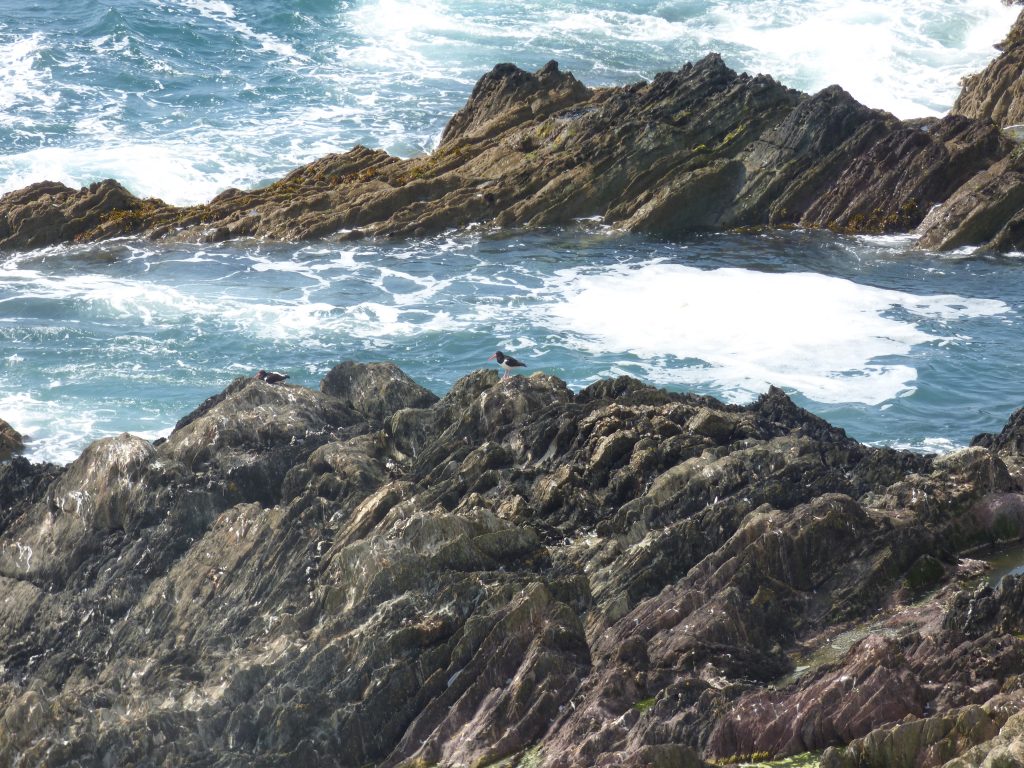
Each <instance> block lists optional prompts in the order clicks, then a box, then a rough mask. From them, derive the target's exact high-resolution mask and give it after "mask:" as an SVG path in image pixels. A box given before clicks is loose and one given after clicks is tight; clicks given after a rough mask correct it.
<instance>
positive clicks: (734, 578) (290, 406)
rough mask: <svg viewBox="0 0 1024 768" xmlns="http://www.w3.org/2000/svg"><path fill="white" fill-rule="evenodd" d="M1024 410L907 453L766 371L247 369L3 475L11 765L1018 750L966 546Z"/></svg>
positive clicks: (5, 697)
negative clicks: (134, 423) (136, 431)
mask: <svg viewBox="0 0 1024 768" xmlns="http://www.w3.org/2000/svg"><path fill="white" fill-rule="evenodd" d="M482 130H486V128H482ZM375 393H376V394H377V396H375ZM1022 418H1024V417H1021V415H1020V414H1016V415H1015V416H1014V418H1012V419H1011V420H1010V423H1009V424H1008V425H1007V428H1006V429H1005V430H1004V431H1003V432H1002V433H1001V434H1000V435H988V436H981V437H979V439H978V441H977V443H978V444H977V445H975V446H974V447H972V448H968V449H964V450H962V451H958V452H955V453H953V454H949V455H946V456H942V457H932V456H921V455H916V454H911V453H904V452H898V451H894V450H891V449H883V448H871V447H867V446H864V445H861V444H859V443H857V442H856V441H854V440H852V439H850V438H849V437H847V436H846V435H845V433H844V432H843V431H842V430H839V429H836V428H834V427H831V426H830V425H829V424H827V423H826V422H824V421H822V420H821V419H819V418H817V417H815V416H813V415H811V414H809V413H807V412H806V411H803V410H801V409H800V408H798V407H796V406H795V405H794V404H793V403H792V402H791V401H790V400H789V398H788V397H786V395H785V394H784V393H782V392H781V391H779V390H776V389H773V390H771V391H769V392H768V393H767V394H765V395H764V396H762V397H761V398H760V399H759V400H758V401H757V402H755V403H753V404H752V405H750V406H746V407H738V406H727V405H723V404H722V403H719V402H717V401H716V400H714V399H712V398H708V397H698V396H694V395H685V394H671V393H668V392H665V391H662V390H657V389H654V388H651V387H649V386H646V385H644V384H641V383H640V382H638V381H636V380H633V379H630V378H619V379H615V380H608V381H601V382H598V383H596V384H594V385H592V386H590V387H588V388H587V389H585V390H583V391H582V392H579V393H574V392H572V391H570V390H569V389H568V388H567V387H566V386H565V384H564V383H563V382H561V381H560V380H559V379H557V378H555V377H552V376H547V375H544V374H535V375H533V376H530V377H514V378H512V379H509V380H507V381H499V380H498V378H497V374H496V373H495V372H494V371H487V372H484V371H480V372H477V373H474V374H471V375H470V376H467V377H465V378H464V379H462V380H460V381H459V382H457V383H456V384H455V386H454V387H453V388H452V390H451V391H450V392H448V393H447V394H446V395H445V396H444V397H442V398H440V399H437V398H436V397H435V396H434V395H432V394H430V393H429V392H427V391H426V390H424V389H422V388H421V387H419V385H417V384H416V383H415V382H413V381H412V380H411V379H409V378H408V377H407V376H405V374H404V373H402V372H401V371H400V370H399V369H398V368H396V367H395V366H393V365H389V364H370V365H361V364H355V363H343V364H341V365H339V366H337V367H336V368H335V369H333V370H332V371H331V372H330V373H329V374H328V375H327V377H326V378H325V379H324V381H323V383H322V385H321V387H320V391H313V390H309V389H305V388H303V387H299V386H293V385H287V384H285V385H268V384H266V383H264V382H261V381H256V380H254V379H239V380H237V381H235V382H233V383H232V384H231V385H230V386H229V387H227V388H226V389H225V390H224V391H223V392H222V393H220V394H218V395H215V396H213V397H211V398H210V399H208V400H207V401H206V402H205V403H203V404H202V405H201V406H199V408H197V409H196V411H195V412H193V413H192V414H189V415H187V416H186V417H184V418H182V419H181V421H179V423H178V426H177V427H176V429H175V430H174V431H173V432H172V433H171V435H170V436H169V437H168V438H167V439H165V440H161V441H158V442H157V443H156V444H151V443H149V442H146V441H144V440H141V439H139V438H137V437H133V436H130V435H121V436H118V437H113V438H105V439H103V440H99V441H97V442H96V443H94V444H92V445H91V446H90V447H88V448H87V449H86V450H85V451H84V452H83V453H82V455H81V456H80V457H79V458H78V459H77V460H76V461H74V462H72V463H71V464H69V465H68V466H66V467H54V466H51V465H34V464H31V463H30V462H28V461H26V460H25V459H23V458H15V459H13V460H12V461H10V462H7V463H4V464H0V504H2V507H0V596H2V598H3V599H0V764H3V765H33V766H47V767H50V768H56V767H57V766H72V765H77V766H100V765H146V766H149V765H166V766H171V765H174V766H195V767H196V768H198V766H224V767H227V766H277V765H304V766H324V767H328V766H330V767H337V768H342V767H348V766H352V767H353V768H354V767H355V766H367V765H375V766H409V767H411V766H428V765H437V766H450V767H451V768H454V767H455V766H484V765H503V766H506V767H507V768H512V766H547V767H548V768H562V767H565V768H568V767H569V766H637V767H639V766H666V767H668V766H673V767H677V766H684V767H689V766H693V767H694V768H697V767H698V766H702V765H704V764H706V762H708V761H719V762H720V761H722V760H728V759H733V758H736V757H739V756H745V755H755V754H757V755H771V756H775V755H790V754H797V753H802V752H805V751H808V750H820V749H825V748H827V747H831V748H832V749H831V750H830V751H829V752H827V753H826V755H825V758H824V759H825V761H826V764H827V765H829V766H830V767H831V768H846V767H847V766H850V767H852V766H865V765H879V766H881V765H887V766H893V765H907V766H911V765H913V766H921V767H924V766H938V765H943V764H944V763H946V762H947V761H954V762H952V763H950V765H951V766H953V765H955V766H957V768H960V767H961V766H964V767H966V766H974V765H980V764H981V762H980V761H979V759H978V758H977V756H978V755H979V754H981V755H983V754H984V750H985V749H987V748H991V749H992V750H1002V751H1003V752H1005V753H1006V754H1013V753H1014V750H1019V749H1020V744H1021V741H1020V732H1021V729H1020V720H1019V716H1018V715H1017V714H1016V713H1018V712H1019V711H1020V710H1021V703H1022V701H1024V679H1022V677H1021V674H1022V672H1024V639H1022V638H1024V625H1022V622H1021V616H1022V615H1024V603H1022V596H1024V579H1021V578H1014V577H1010V578H1007V579H1005V580H1004V581H1003V582H1002V584H1001V585H1000V586H998V587H996V588H992V587H983V588H976V586H975V585H976V583H977V576H978V573H979V571H978V563H977V561H972V560H968V559H962V558H960V557H959V553H961V552H963V551H964V550H967V549H970V548H975V547H977V546H979V545H985V544H988V543H991V542H993V541H996V540H1003V539H1007V538H1017V539H1019V538H1020V537H1021V535H1022V533H1024V494H1022V492H1021V491H1022V486H1021V482H1022V477H1024V476H1022V474H1021V472H1020V466H1021V464H1020V462H1019V458H1020V456H1021V451H1020V442H1021V441H1020V440H1019V439H1018V437H1019V435H1017V434H1016V433H1017V432H1018V431H1019V425H1020V424H1021V423H1022ZM837 633H841V634H842V636H845V637H848V638H851V639H850V641H849V642H848V643H846V645H845V646H843V650H842V651H841V652H835V653H832V654H831V655H829V656H827V657H826V658H821V657H820V651H821V650H822V649H823V648H828V647H831V645H832V640H833V639H834V638H835V637H836V635H837Z"/></svg>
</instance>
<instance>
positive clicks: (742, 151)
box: [0, 21, 1024, 249]
mask: <svg viewBox="0 0 1024 768" xmlns="http://www.w3.org/2000/svg"><path fill="white" fill-rule="evenodd" d="M1022 30H1024V22H1022V21H1018V23H1017V24H1016V25H1015V26H1014V28H1013V30H1012V31H1011V33H1010V35H1009V37H1008V38H1007V40H1006V41H1005V42H1004V43H1003V45H1002V53H1001V54H1000V55H999V57H998V58H997V59H996V60H995V61H994V62H993V63H992V65H991V66H990V67H989V68H988V69H987V70H986V71H985V72H983V73H980V74H979V75H976V76H974V77H971V78H968V79H967V80H966V82H965V84H964V90H963V93H962V94H961V96H960V98H959V99H958V101H957V104H956V107H955V108H954V110H953V111H952V113H951V114H950V115H948V116H947V117H945V118H943V119H941V120H934V119H932V120H910V121H900V120H897V119H896V118H895V117H893V116H892V115H890V114H888V113H886V112H882V111H879V110H874V109H869V108H868V107H865V106H863V105H861V104H859V103H857V102H856V101H855V100H854V99H853V98H852V97H851V96H850V95H849V94H847V93H846V92H844V91H843V90H842V89H841V88H840V87H838V86H832V87H829V88H826V89H825V90H823V91H821V92H820V93H817V94H813V95H808V94H804V93H799V92H797V91H794V90H792V89H789V88H786V87H784V86H782V85H780V84H779V83H777V82H776V81H775V80H773V79H772V78H771V77H768V76H765V75H757V76H756V77H753V76H750V75H747V74H737V73H736V72H734V71H732V70H731V69H729V68H728V67H727V66H726V65H725V64H724V63H723V61H722V59H721V57H720V56H719V55H718V54H710V55H708V56H706V57H705V58H703V59H701V60H700V61H697V62H694V63H690V64H687V65H685V66H684V67H682V68H681V69H679V70H678V71H676V72H666V73H662V74H659V75H658V76H656V77H655V78H654V79H653V80H652V81H651V82H649V83H637V84H634V85H629V86H625V87H621V88H604V89H595V90H591V89H589V88H587V87H585V86H584V85H583V84H581V83H580V82H579V81H577V80H576V79H575V78H574V77H573V76H572V75H571V74H568V73H564V72H562V71H560V70H559V68H558V65H557V63H555V62H549V63H548V64H547V65H545V66H544V67H543V68H542V69H540V70H538V71H537V72H535V73H530V72H525V71H523V70H521V69H519V68H518V67H516V66H514V65H512V64H499V65H497V66H496V67H495V68H494V69H493V70H491V71H490V72H489V73H487V74H485V75H484V76H483V77H482V78H481V79H480V80H479V82H478V83H477V85H476V87H475V88H474V90H473V92H472V94H471V95H470V98H469V100H468V101H467V103H466V105H465V106H464V107H463V108H462V109H461V110H459V111H458V112H457V113H456V114H455V115H454V116H453V117H452V119H451V120H450V122H449V123H448V125H447V127H446V128H445V130H444V133H443V136H442V140H441V143H440V145H439V147H438V148H437V150H436V151H434V152H433V153H432V154H430V155H428V156H425V157H419V158H413V159H408V160H401V159H398V158H395V157H392V156H390V155H388V154H386V153H385V152H381V151H377V150H371V149H367V148H366V147H356V148H354V149H352V150H351V151H349V152H346V153H344V154H336V155H328V156H326V157H324V158H321V159H320V160H317V161H315V162H313V163H310V164H309V165H306V166H303V167H301V168H298V169H296V170H295V171H293V172H291V173H290V174H288V175H287V176H286V177H285V178H283V179H281V180H280V181H278V182H276V183H274V184H271V185H270V186H268V187H266V188H263V189H256V190H250V191H241V190H237V189H229V190H227V191H225V192H223V193H221V194H220V195H218V196H217V197H216V198H214V199H213V200H211V201H210V202H209V203H207V204H204V205H197V206H190V207H185V208H177V207H173V206H168V205H166V204H164V203H163V202H161V201H159V200H139V199H137V198H135V197H133V196H131V195H130V194H128V193H127V192H126V191H125V190H124V189H123V188H122V187H120V186H119V185H118V184H117V183H116V182H113V181H109V180H108V181H104V182H100V183H98V184H94V185H92V186H90V187H89V188H87V189H82V190H80V191H77V192H76V191H73V190H70V189H68V188H67V187H64V186H63V185H60V184H54V183H51V182H43V183H40V184H35V185H33V186H31V187H27V188H25V189H23V190H19V191H17V192H12V193H9V194H8V195H6V196H4V197H3V198H0V248H2V249H26V248H34V247H39V246H41V245H49V244H52V243H56V242H68V241H71V240H76V241H91V240H98V239H103V238H108V237H114V236H119V235H141V236H145V237H151V238H173V239H181V240H193V241H221V240H226V239H229V238H240V237H257V238H270V239H283V240H300V239H312V238H341V239H350V238H360V237H365V236H388V237H390V236H412V235H422V234H428V233H434V232H438V231H441V230H444V229H448V228H453V227H462V226H467V225H469V224H472V223H484V224H486V225H489V226H493V227H521V226H543V225H564V224H569V223H571V222H573V221H574V220H576V219H578V218H580V217H600V218H602V219H603V220H604V221H605V222H606V223H608V224H612V225H615V226H617V227H621V228H624V229H627V230H631V231H636V232H643V233H648V234H652V235H656V236H662V237H670V238H674V237H682V236H685V235H687V234H689V233H693V232H698V231H703V230H722V229H737V228H747V227H763V226H773V227H779V226H801V227H819V228H829V229H833V230H837V231H843V232H862V233H884V232H908V231H912V230H915V228H919V229H917V231H918V232H919V234H920V237H921V241H920V242H921V244H922V246H924V247H927V248H938V249H949V248H956V247H959V246H961V245H988V246H989V247H992V248H998V249H1010V248H1018V247H1021V243H1022V242H1024V213H1022V212H1021V210H1022V206H1024V192H1022V189H1024V184H1022V183H1021V173H1020V169H1019V168H1018V166H1019V165H1020V157H1019V155H1020V152H1019V151H1017V147H1018V144H1017V143H1016V142H1017V141H1018V140H1019V139H1018V133H1017V132H1015V130H1010V131H1004V130H1001V129H1003V128H1006V127H1007V126H1008V124H1009V123H1012V122H1015V121H1017V122H1024V118H1019V115H1022V114H1024V107H1022V106H1021V99H1020V90H1021V88H1020V78H1019V77H1018V75H1019V73H1020V71H1021V62H1020V57H1021V56H1022V55H1024V53H1022V51H1024V46H1022V45H1021V33H1022Z"/></svg>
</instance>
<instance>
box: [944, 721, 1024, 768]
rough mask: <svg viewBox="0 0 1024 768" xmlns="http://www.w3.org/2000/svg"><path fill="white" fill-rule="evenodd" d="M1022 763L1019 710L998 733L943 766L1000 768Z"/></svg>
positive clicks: (1023, 749)
mask: <svg viewBox="0 0 1024 768" xmlns="http://www.w3.org/2000/svg"><path fill="white" fill-rule="evenodd" d="M1017 765H1024V712H1019V713H1017V714H1015V715H1013V716H1012V717H1010V719H1009V720H1007V721H1006V724H1005V725H1004V726H1003V727H1002V728H1001V729H1000V731H999V734H998V735H997V736H996V737H995V738H993V739H991V740H989V741H987V742H985V743H983V744H979V745H978V746H976V747H973V748H972V749H969V750H967V752H965V753H964V754H963V755H961V756H960V757H958V758H956V759H953V760H950V761H949V762H948V763H946V765H945V766H944V768H1000V767H1001V766H1017Z"/></svg>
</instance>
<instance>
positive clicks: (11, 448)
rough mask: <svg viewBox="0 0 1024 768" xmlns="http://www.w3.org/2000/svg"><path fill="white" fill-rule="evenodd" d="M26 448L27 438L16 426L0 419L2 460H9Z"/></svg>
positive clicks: (0, 457)
mask: <svg viewBox="0 0 1024 768" xmlns="http://www.w3.org/2000/svg"><path fill="white" fill-rule="evenodd" d="M24 449H25V438H24V437H22V436H21V435H20V434H19V433H18V431H17V430H16V429H14V427H12V426H11V425H10V424H8V423H7V422H6V421H4V420H3V419H0V461H7V460H8V459H9V458H11V456H14V455H15V454H18V453H21V452H22V451H23V450H24Z"/></svg>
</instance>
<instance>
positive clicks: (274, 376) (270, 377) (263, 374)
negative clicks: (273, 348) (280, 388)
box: [256, 368, 288, 384]
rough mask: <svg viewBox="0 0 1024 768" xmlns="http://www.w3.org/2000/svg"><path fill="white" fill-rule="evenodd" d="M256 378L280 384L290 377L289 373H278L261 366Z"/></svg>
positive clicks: (268, 382)
mask: <svg viewBox="0 0 1024 768" xmlns="http://www.w3.org/2000/svg"><path fill="white" fill-rule="evenodd" d="M256 378H257V379H259V380H260V381H265V382H267V384H280V383H281V382H282V381H284V380H285V379H287V378H288V374H287V373H278V372H277V371H264V370H263V369H262V368H260V370H259V373H257V374H256Z"/></svg>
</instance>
